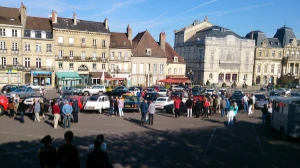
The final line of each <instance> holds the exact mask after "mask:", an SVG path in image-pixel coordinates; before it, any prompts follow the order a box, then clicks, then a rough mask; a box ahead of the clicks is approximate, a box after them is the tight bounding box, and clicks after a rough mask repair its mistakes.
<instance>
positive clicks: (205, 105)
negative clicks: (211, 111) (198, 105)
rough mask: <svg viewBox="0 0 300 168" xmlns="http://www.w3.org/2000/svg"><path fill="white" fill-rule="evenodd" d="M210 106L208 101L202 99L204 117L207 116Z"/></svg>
mask: <svg viewBox="0 0 300 168" xmlns="http://www.w3.org/2000/svg"><path fill="white" fill-rule="evenodd" d="M209 107H210V102H209V101H208V100H207V99H206V98H204V99H203V108H204V117H206V118H208V108H209Z"/></svg>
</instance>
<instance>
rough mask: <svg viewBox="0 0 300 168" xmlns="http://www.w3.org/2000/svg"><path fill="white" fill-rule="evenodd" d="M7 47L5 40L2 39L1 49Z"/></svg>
mask: <svg viewBox="0 0 300 168" xmlns="http://www.w3.org/2000/svg"><path fill="white" fill-rule="evenodd" d="M3 49H6V45H5V41H0V50H3Z"/></svg>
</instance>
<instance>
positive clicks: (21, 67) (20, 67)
mask: <svg viewBox="0 0 300 168" xmlns="http://www.w3.org/2000/svg"><path fill="white" fill-rule="evenodd" d="M22 69H23V66H22V65H20V63H19V62H17V71H18V76H19V79H18V85H19V86H20V84H21V74H20V72H19V71H21V70H22Z"/></svg>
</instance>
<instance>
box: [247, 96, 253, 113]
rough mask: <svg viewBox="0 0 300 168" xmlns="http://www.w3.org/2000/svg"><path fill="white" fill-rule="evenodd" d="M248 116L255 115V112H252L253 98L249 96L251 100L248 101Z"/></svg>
mask: <svg viewBox="0 0 300 168" xmlns="http://www.w3.org/2000/svg"><path fill="white" fill-rule="evenodd" d="M248 105H249V107H248V115H250V114H253V111H252V106H253V99H252V97H251V96H249V99H248Z"/></svg>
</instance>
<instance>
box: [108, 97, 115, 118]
mask: <svg viewBox="0 0 300 168" xmlns="http://www.w3.org/2000/svg"><path fill="white" fill-rule="evenodd" d="M114 104H115V103H114V100H113V98H112V97H111V96H110V97H109V112H108V116H109V117H113V112H114Z"/></svg>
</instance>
